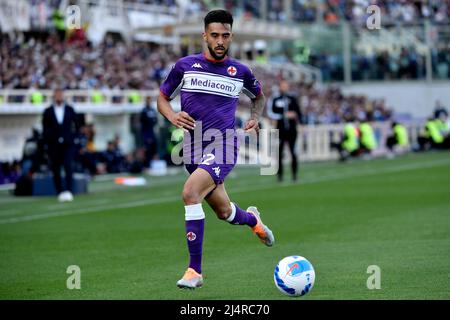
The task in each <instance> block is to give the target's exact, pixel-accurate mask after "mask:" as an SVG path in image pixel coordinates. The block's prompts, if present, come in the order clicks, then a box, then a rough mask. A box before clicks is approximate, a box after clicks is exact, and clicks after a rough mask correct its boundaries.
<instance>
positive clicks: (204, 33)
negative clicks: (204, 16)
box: [202, 32, 206, 42]
mask: <svg viewBox="0 0 450 320" xmlns="http://www.w3.org/2000/svg"><path fill="white" fill-rule="evenodd" d="M202 37H203V40H204V41H205V42H206V32H203V33H202Z"/></svg>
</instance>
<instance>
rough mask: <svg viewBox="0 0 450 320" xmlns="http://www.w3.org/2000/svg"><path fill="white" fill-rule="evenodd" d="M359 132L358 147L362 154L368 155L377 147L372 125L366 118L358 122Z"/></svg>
mask: <svg viewBox="0 0 450 320" xmlns="http://www.w3.org/2000/svg"><path fill="white" fill-rule="evenodd" d="M359 134H360V138H359V147H360V149H361V151H362V153H363V156H365V157H370V156H371V154H372V152H373V150H375V149H376V148H377V140H376V137H375V133H374V131H373V127H372V126H371V124H370V123H369V121H367V119H364V120H363V121H361V123H360V124H359Z"/></svg>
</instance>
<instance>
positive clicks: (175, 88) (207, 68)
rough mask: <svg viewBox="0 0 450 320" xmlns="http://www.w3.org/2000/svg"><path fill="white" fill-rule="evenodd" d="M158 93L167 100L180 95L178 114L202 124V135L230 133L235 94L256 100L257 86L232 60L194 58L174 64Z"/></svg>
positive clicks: (233, 116)
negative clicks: (181, 113)
mask: <svg viewBox="0 0 450 320" xmlns="http://www.w3.org/2000/svg"><path fill="white" fill-rule="evenodd" d="M161 92H162V93H163V94H164V95H165V96H166V97H167V98H169V99H173V98H174V97H175V96H176V95H177V94H178V93H180V92H181V110H182V111H185V112H187V113H188V114H189V115H190V116H191V117H192V118H194V119H195V120H196V121H198V120H200V121H202V125H203V130H204V131H206V130H208V129H211V128H214V129H218V130H220V131H221V132H222V133H225V130H226V129H234V124H235V113H236V107H237V103H238V98H239V94H240V93H241V92H244V93H245V94H246V95H247V96H249V97H250V98H252V99H253V98H256V96H258V95H259V94H260V93H261V86H260V84H259V82H258V81H257V80H256V78H255V77H254V75H253V73H252V72H251V70H250V69H249V68H248V67H247V66H245V65H243V64H242V63H240V62H238V61H236V60H234V59H231V58H227V59H225V60H224V61H221V62H216V61H211V60H208V59H207V58H206V57H205V56H204V55H203V54H196V55H191V56H187V57H184V58H181V59H180V60H178V62H177V63H176V64H175V65H174V66H173V68H172V70H171V71H170V73H169V75H168V76H167V79H166V80H165V81H164V83H163V84H162V85H161Z"/></svg>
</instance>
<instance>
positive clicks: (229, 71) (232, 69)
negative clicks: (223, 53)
mask: <svg viewBox="0 0 450 320" xmlns="http://www.w3.org/2000/svg"><path fill="white" fill-rule="evenodd" d="M227 72H228V74H229V75H230V76H235V75H236V73H237V69H236V68H235V67H233V66H229V67H228V69H227Z"/></svg>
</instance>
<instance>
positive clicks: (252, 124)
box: [244, 119, 259, 134]
mask: <svg viewBox="0 0 450 320" xmlns="http://www.w3.org/2000/svg"><path fill="white" fill-rule="evenodd" d="M244 130H245V132H250V131H252V130H255V131H256V133H257V134H258V133H259V123H258V120H255V119H250V120H248V121H247V123H246V124H245V127H244Z"/></svg>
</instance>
